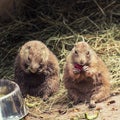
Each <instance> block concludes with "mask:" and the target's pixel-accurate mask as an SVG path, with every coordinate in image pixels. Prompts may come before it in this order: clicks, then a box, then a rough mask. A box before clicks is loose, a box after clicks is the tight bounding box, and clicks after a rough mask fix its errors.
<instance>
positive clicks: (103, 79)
mask: <svg viewBox="0 0 120 120" xmlns="http://www.w3.org/2000/svg"><path fill="white" fill-rule="evenodd" d="M75 63H77V64H82V65H83V70H82V71H81V72H78V73H76V72H74V64H75ZM63 79H64V83H65V87H66V88H67V90H68V96H69V97H70V99H72V100H73V101H74V103H75V104H77V103H79V102H80V101H89V102H90V105H91V106H95V103H96V102H100V101H102V100H104V99H106V98H107V97H108V96H109V94H110V83H109V72H108V69H107V67H106V66H105V64H104V62H103V61H102V60H101V59H100V58H99V57H98V56H97V55H96V53H95V52H94V51H93V50H92V49H91V48H90V46H89V45H88V44H87V43H86V42H78V43H77V44H76V45H75V47H74V48H73V49H72V51H71V52H70V54H69V55H68V56H67V59H66V64H65V67H64V75H63Z"/></svg>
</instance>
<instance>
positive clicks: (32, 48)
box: [15, 40, 59, 100]
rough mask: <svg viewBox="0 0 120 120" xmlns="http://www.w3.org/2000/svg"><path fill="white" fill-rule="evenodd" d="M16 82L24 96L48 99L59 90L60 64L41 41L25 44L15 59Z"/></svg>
mask: <svg viewBox="0 0 120 120" xmlns="http://www.w3.org/2000/svg"><path fill="white" fill-rule="evenodd" d="M15 82H17V83H18V85H19V86H20V89H21V91H22V93H23V96H26V95H27V94H30V95H33V96H40V97H42V98H43V100H46V99H48V97H49V96H51V95H52V94H53V93H54V92H56V91H57V90H58V88H59V64H58V60H57V58H56V56H55V55H54V54H53V53H52V52H51V51H50V50H49V49H48V48H47V46H46V45H45V44H44V43H42V42H41V41H37V40H33V41H29V42H27V43H25V44H24V45H23V46H22V47H21V49H20V51H19V53H18V55H17V57H16V59H15Z"/></svg>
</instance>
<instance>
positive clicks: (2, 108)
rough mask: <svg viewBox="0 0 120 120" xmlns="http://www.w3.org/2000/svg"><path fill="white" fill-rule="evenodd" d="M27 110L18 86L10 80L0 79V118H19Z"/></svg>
mask: <svg viewBox="0 0 120 120" xmlns="http://www.w3.org/2000/svg"><path fill="white" fill-rule="evenodd" d="M27 113H28V110H27V108H26V106H25V104H24V100H23V97H22V94H21V91H20V88H19V86H18V85H17V84H16V83H15V82H13V81H10V80H5V79H1V80H0V120H19V119H21V118H23V117H24V116H25V115H27Z"/></svg>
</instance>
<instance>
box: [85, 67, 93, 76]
mask: <svg viewBox="0 0 120 120" xmlns="http://www.w3.org/2000/svg"><path fill="white" fill-rule="evenodd" d="M83 70H84V71H85V74H86V76H88V77H92V76H93V75H94V70H93V69H91V68H90V67H89V66H84V67H83Z"/></svg>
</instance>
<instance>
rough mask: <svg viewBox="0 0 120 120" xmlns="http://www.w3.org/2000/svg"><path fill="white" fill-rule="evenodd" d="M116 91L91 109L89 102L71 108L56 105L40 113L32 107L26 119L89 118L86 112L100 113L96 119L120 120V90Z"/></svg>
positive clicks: (80, 119) (89, 114)
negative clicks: (86, 116)
mask: <svg viewBox="0 0 120 120" xmlns="http://www.w3.org/2000/svg"><path fill="white" fill-rule="evenodd" d="M114 93H115V94H114V95H112V96H111V97H110V98H109V99H107V100H106V101H103V102H101V103H97V105H96V108H94V109H89V108H88V104H78V105H75V106H71V107H70V106H69V108H65V106H64V105H62V106H61V105H56V106H54V107H53V108H51V110H49V111H48V112H44V113H39V112H38V110H36V109H30V110H29V111H30V112H29V114H28V115H27V116H26V117H25V120H87V119H86V118H85V113H87V115H88V116H91V115H95V116H96V113H98V117H97V118H96V119H95V120H120V94H119V93H120V91H119V92H114ZM92 120H93V119H92Z"/></svg>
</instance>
